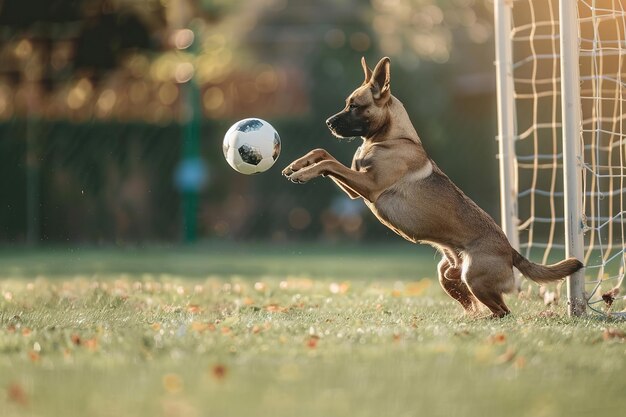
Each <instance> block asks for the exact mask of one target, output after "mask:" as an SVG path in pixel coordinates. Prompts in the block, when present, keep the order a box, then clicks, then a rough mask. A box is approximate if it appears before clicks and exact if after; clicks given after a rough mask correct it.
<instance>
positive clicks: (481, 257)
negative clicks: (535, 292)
mask: <svg viewBox="0 0 626 417" xmlns="http://www.w3.org/2000/svg"><path fill="white" fill-rule="evenodd" d="M361 65H362V67H363V72H364V74H365V79H364V81H363V84H362V85H361V86H359V87H358V88H357V89H356V90H354V91H353V92H352V94H350V96H348V98H347V99H346V105H345V107H344V109H343V110H342V111H340V112H339V113H337V114H335V115H334V116H331V117H330V118H329V119H328V120H327V121H326V124H327V126H328V128H329V129H330V131H331V132H332V133H333V134H334V135H335V136H337V137H339V138H344V137H355V136H361V137H362V139H363V144H362V145H361V146H360V147H359V148H358V149H357V151H356V153H355V155H354V158H353V160H352V166H351V168H348V167H346V166H344V165H343V164H341V163H340V162H338V161H337V160H336V159H335V158H334V157H333V156H331V155H330V154H329V153H328V152H327V151H325V150H323V149H315V150H313V151H311V152H309V153H308V154H306V155H304V156H303V157H301V158H299V159H297V160H295V161H293V162H292V163H291V164H289V166H288V167H286V168H285V169H284V170H283V172H282V174H283V175H284V176H286V177H287V178H288V179H289V180H291V181H292V182H295V183H305V182H307V181H310V180H312V179H313V178H316V177H319V176H322V177H330V179H332V180H333V181H334V182H335V183H336V184H337V185H338V186H339V188H341V189H342V190H343V191H344V192H345V193H346V194H348V196H350V198H352V199H357V198H362V199H363V201H364V202H365V204H366V205H367V206H368V207H369V209H370V210H371V211H372V213H374V215H375V216H376V217H377V218H378V220H380V221H381V222H382V223H383V224H384V225H386V226H387V227H389V228H390V229H391V230H393V231H394V232H396V233H397V234H398V235H400V236H402V237H403V238H405V239H407V240H409V241H411V242H414V243H425V244H429V245H432V246H433V247H435V248H436V249H437V250H438V251H439V252H440V253H441V254H442V259H441V261H440V262H439V265H438V275H439V282H440V284H441V286H442V287H443V289H444V290H445V292H446V293H448V294H449V295H450V296H451V297H452V298H454V299H455V300H456V301H458V302H459V303H460V304H461V306H462V307H463V309H464V311H465V312H466V313H468V314H475V313H477V312H478V311H479V309H480V305H481V304H483V305H485V306H486V307H487V308H488V309H489V310H490V311H491V315H490V316H491V317H494V318H496V317H497V318H499V317H504V316H506V315H507V314H509V313H510V310H509V308H508V307H507V305H506V304H505V302H504V299H503V294H504V293H507V292H511V291H513V289H514V288H515V279H514V275H513V266H515V267H516V268H517V269H518V270H519V271H521V272H522V274H523V275H524V276H526V277H527V278H529V279H531V280H533V281H535V282H537V283H540V284H545V283H549V282H554V281H558V280H561V279H563V278H564V277H566V276H568V275H571V274H572V273H574V272H576V271H578V270H579V269H581V268H582V267H583V264H582V263H581V262H580V261H578V260H577V259H575V258H569V259H565V260H563V261H560V262H558V263H556V264H553V265H539V264H536V263H533V262H530V261H529V260H528V259H526V258H525V257H524V256H522V255H521V254H520V253H519V252H517V251H516V250H515V249H513V248H512V247H511V244H510V243H509V241H508V239H507V238H506V236H505V234H504V232H503V231H502V229H501V228H500V227H499V226H498V225H497V224H496V222H495V221H494V220H493V219H492V218H491V217H490V216H489V215H488V214H487V213H486V212H485V211H483V210H482V209H481V208H480V207H479V206H478V205H477V204H476V203H474V201H472V200H471V199H470V198H469V197H467V196H466V195H465V194H464V193H463V192H462V191H461V190H460V189H459V188H458V187H457V186H456V185H455V184H454V183H453V182H452V181H451V180H450V178H448V177H447V176H446V174H444V173H443V171H441V169H439V167H438V166H437V165H436V164H435V162H434V161H433V160H432V159H430V158H429V157H428V155H427V153H426V151H425V150H424V147H423V146H422V142H421V140H420V138H419V136H418V135H417V132H416V131H415V128H414V127H413V125H412V123H411V121H410V120H409V116H408V114H407V112H406V110H405V109H404V106H403V105H402V103H401V102H400V101H399V100H398V99H397V98H396V97H395V96H393V95H392V94H391V86H390V75H391V74H390V66H391V62H390V59H389V58H387V57H385V58H382V59H381V60H380V62H378V64H377V65H376V67H375V68H374V70H373V71H372V70H371V69H370V68H369V67H368V66H367V63H366V62H365V58H362V59H361Z"/></svg>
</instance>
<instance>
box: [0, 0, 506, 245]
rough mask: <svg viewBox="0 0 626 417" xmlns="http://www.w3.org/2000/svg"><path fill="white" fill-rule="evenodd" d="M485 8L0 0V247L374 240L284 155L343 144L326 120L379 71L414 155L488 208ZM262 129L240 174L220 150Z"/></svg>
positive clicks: (491, 193) (488, 7) (373, 226)
mask: <svg viewBox="0 0 626 417" xmlns="http://www.w3.org/2000/svg"><path fill="white" fill-rule="evenodd" d="M492 16H493V1H492V0H372V1H369V2H368V1H357V0H315V1H313V0H297V1H296V0H292V1H289V0H254V1H252V0H247V1H238V0H84V1H72V0H30V1H28V2H25V1H23V0H0V183H1V186H0V202H1V204H0V242H2V243H4V244H12V243H30V244H37V243H52V244H54V243H66V242H76V243H90V244H92V243H95V244H99V243H103V244H120V245H124V244H137V243H150V242H183V241H203V240H220V239H229V240H237V241H240V240H269V241H272V242H284V241H291V240H332V241H355V240H367V241H374V240H383V239H394V240H396V239H400V238H399V237H396V236H392V234H391V232H389V231H387V229H385V228H384V227H383V226H381V225H379V224H378V222H377V221H376V220H375V218H374V217H373V216H372V215H371V214H370V213H369V212H367V211H366V208H365V206H364V205H363V204H362V203H361V202H360V201H351V200H349V199H348V198H347V197H345V196H344V194H343V193H341V192H340V191H339V190H338V189H337V188H336V187H335V185H334V184H332V183H331V182H330V181H328V180H325V179H317V180H315V181H313V182H312V183H310V184H307V185H304V186H302V185H294V184H291V183H290V182H288V181H286V180H285V179H284V178H282V177H281V175H280V170H281V169H282V168H283V167H284V166H286V165H287V164H288V163H289V162H290V161H291V160H293V159H294V158H296V157H298V156H300V155H301V154H303V153H305V152H307V151H308V150H310V149H312V148H315V147H324V148H325V149H327V150H329V151H330V152H331V153H332V154H334V155H335V156H336V157H337V158H338V159H339V160H341V161H343V162H344V163H346V164H349V163H350V159H351V155H352V154H353V153H354V151H355V149H356V147H357V146H358V142H359V139H357V140H355V141H344V142H339V141H337V140H336V139H334V138H333V137H332V136H331V135H330V133H329V132H328V131H327V129H326V126H325V124H324V121H325V119H326V118H327V117H328V116H329V115H331V114H333V113H335V112H337V111H338V110H340V108H341V107H342V106H343V100H344V98H345V96H346V95H347V94H349V93H350V92H351V91H352V90H353V89H354V88H355V87H356V86H357V85H359V84H360V83H361V81H362V71H361V68H360V64H359V60H360V58H361V56H365V57H366V58H367V60H368V61H369V63H370V66H373V65H374V64H375V63H376V61H377V60H378V59H379V58H380V57H381V56H384V55H388V56H390V57H391V60H392V92H393V93H394V94H395V95H396V96H397V97H398V98H399V99H400V100H401V101H402V102H403V103H404V104H405V106H406V108H407V110H408V111H409V114H410V116H411V119H412V121H413V123H414V125H415V126H416V128H417V130H418V132H419V134H420V136H421V138H422V140H423V142H424V145H425V147H426V150H427V151H428V152H429V154H430V155H431V156H432V157H433V159H434V160H435V161H436V162H437V164H439V165H440V166H441V167H442V168H443V170H444V171H445V172H446V173H448V175H449V176H450V177H451V178H452V179H453V180H454V181H455V182H456V183H457V184H458V185H459V186H460V187H461V188H462V189H463V190H464V191H465V192H466V193H467V194H468V195H470V196H471V197H472V198H473V199H475V200H476V201H477V202H478V203H479V204H480V205H481V206H482V207H483V208H485V209H486V210H487V211H488V212H489V213H491V214H492V215H494V216H497V213H498V204H499V203H498V195H497V187H498V178H497V160H496V149H497V146H496V141H495V136H496V122H495V112H496V108H495V71H494V66H493V61H494V53H493V42H494V38H493V25H492ZM251 116H256V117H261V118H264V119H266V120H268V121H270V122H271V123H272V124H273V125H274V127H275V128H276V129H277V130H278V132H279V133H280V135H281V138H282V144H283V146H282V149H283V150H282V155H281V157H280V158H279V160H278V161H277V164H276V166H275V167H273V168H272V169H271V170H269V171H268V172H266V173H264V174H260V175H256V176H244V175H241V174H239V173H237V172H235V171H233V170H232V169H231V168H230V167H229V166H228V165H227V164H226V162H225V161H224V160H223V156H222V151H221V141H222V138H223V135H224V133H225V132H226V130H227V129H228V127H229V126H230V125H231V124H232V123H233V122H234V121H236V120H238V119H241V118H244V117H251Z"/></svg>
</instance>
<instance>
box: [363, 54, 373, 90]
mask: <svg viewBox="0 0 626 417" xmlns="http://www.w3.org/2000/svg"><path fill="white" fill-rule="evenodd" d="M361 66H362V67H363V73H364V74H365V80H364V81H363V85H365V84H367V83H369V82H370V80H371V79H372V70H371V69H369V67H368V66H367V63H366V62H365V57H364V56H363V57H361Z"/></svg>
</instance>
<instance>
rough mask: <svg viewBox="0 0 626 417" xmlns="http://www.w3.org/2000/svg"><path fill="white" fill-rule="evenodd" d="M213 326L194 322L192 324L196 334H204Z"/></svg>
mask: <svg viewBox="0 0 626 417" xmlns="http://www.w3.org/2000/svg"><path fill="white" fill-rule="evenodd" d="M211 326H212V325H211V324H209V323H202V322H199V321H194V322H192V323H191V330H193V331H194V332H198V333H202V332H205V331H207V330H209V329H211ZM214 328H215V327H214Z"/></svg>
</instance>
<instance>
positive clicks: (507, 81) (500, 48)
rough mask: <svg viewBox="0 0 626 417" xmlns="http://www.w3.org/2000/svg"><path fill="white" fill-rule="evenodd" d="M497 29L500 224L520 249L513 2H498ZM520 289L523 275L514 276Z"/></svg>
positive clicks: (496, 10) (496, 63)
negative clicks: (512, 36)
mask: <svg viewBox="0 0 626 417" xmlns="http://www.w3.org/2000/svg"><path fill="white" fill-rule="evenodd" d="M494 6H495V8H494V26H495V30H496V40H495V41H496V42H495V43H496V61H495V65H496V90H497V106H498V137H497V139H498V155H499V172H500V222H501V225H502V230H504V233H505V234H506V236H507V238H508V239H509V242H510V243H511V246H512V247H513V248H514V249H515V250H519V234H518V230H517V223H518V213H517V191H518V190H517V176H516V167H515V164H516V158H515V138H516V123H515V95H514V94H515V90H514V85H513V55H512V45H511V41H510V38H509V36H510V34H511V2H510V1H507V0H495V5H494ZM515 285H516V287H517V289H518V290H519V289H520V285H521V279H520V274H516V275H515Z"/></svg>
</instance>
